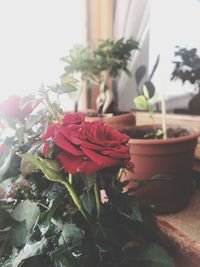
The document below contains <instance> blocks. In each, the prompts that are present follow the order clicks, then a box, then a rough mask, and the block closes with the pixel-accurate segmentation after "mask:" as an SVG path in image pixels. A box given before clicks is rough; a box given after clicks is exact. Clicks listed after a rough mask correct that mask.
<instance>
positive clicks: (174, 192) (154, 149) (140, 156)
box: [125, 126, 200, 214]
mask: <svg viewBox="0 0 200 267" xmlns="http://www.w3.org/2000/svg"><path fill="white" fill-rule="evenodd" d="M138 127H139V128H142V127H143V128H145V127H146V126H136V128H138ZM148 127H150V126H148ZM199 134H200V133H199V132H198V131H193V132H191V134H189V135H187V136H182V137H177V138H169V139H165V140H163V139H134V138H132V139H130V141H129V146H130V155H131V161H132V162H133V163H134V164H135V170H134V173H130V172H128V171H126V173H125V179H131V178H139V179H142V180H144V179H148V178H152V177H153V176H155V175H157V174H161V175H169V176H173V177H174V179H173V180H172V181H162V182H160V181H159V182H154V183H152V184H148V185H146V186H145V187H143V188H141V189H139V190H138V191H137V192H136V193H135V192H134V194H136V195H137V196H138V197H139V198H141V200H142V202H144V203H146V204H151V205H153V206H154V208H155V212H157V213H163V214H164V213H170V212H176V211H178V210H181V209H182V208H184V207H185V206H186V205H187V203H188V201H189V197H190V195H191V193H192V190H193V182H192V165H193V158H194V150H195V146H196V143H197V137H198V136H199ZM134 186H136V183H134V182H131V183H130V184H129V187H134Z"/></svg>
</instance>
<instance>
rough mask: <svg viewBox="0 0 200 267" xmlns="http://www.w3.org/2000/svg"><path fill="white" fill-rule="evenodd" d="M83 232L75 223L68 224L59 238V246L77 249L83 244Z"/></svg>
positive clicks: (64, 226)
mask: <svg viewBox="0 0 200 267" xmlns="http://www.w3.org/2000/svg"><path fill="white" fill-rule="evenodd" d="M83 237H84V235H83V231H82V230H81V229H80V228H78V227H77V226H76V225H75V224H73V223H66V224H64V225H63V227H62V233H61V236H60V238H59V245H63V244H66V245H67V246H70V247H71V248H75V247H77V246H80V245H81V244H82V240H83Z"/></svg>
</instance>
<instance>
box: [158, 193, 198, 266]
mask: <svg viewBox="0 0 200 267" xmlns="http://www.w3.org/2000/svg"><path fill="white" fill-rule="evenodd" d="M156 218H157V224H158V227H159V229H160V231H161V233H162V235H161V243H162V245H163V246H164V247H165V248H166V249H167V250H168V251H169V253H170V254H171V255H172V256H173V258H174V260H175V267H200V191H196V192H195V193H194V195H193V196H192V197H191V201H190V203H189V205H188V206H187V208H186V209H184V210H183V211H180V212H178V213H175V214H170V215H162V216H157V217H156Z"/></svg>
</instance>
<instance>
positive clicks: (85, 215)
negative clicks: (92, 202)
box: [60, 180, 91, 224]
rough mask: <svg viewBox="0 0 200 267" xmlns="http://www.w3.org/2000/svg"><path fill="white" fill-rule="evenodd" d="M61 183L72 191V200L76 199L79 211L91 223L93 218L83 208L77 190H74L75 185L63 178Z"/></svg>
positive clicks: (75, 202)
mask: <svg viewBox="0 0 200 267" xmlns="http://www.w3.org/2000/svg"><path fill="white" fill-rule="evenodd" d="M60 183H62V184H63V185H64V186H65V187H66V189H67V190H68V192H69V193H70V195H71V197H72V200H73V201H74V204H75V205H76V206H77V208H78V209H79V211H80V212H81V213H82V215H83V217H84V218H85V219H86V221H87V222H88V223H89V224H91V220H90V218H89V215H88V214H87V212H86V211H85V209H84V208H83V206H82V204H81V202H80V200H79V198H78V196H77V194H76V192H75V191H74V188H73V186H72V185H71V184H70V183H69V182H68V181H67V180H65V181H64V180H62V181H60Z"/></svg>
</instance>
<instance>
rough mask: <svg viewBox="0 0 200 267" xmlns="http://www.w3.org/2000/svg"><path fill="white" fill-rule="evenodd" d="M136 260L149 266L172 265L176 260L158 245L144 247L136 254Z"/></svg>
mask: <svg viewBox="0 0 200 267" xmlns="http://www.w3.org/2000/svg"><path fill="white" fill-rule="evenodd" d="M135 261H139V262H140V264H144V263H146V264H148V266H149V267H172V266H174V262H173V260H172V258H171V257H169V255H168V254H167V252H166V251H165V250H164V249H163V248H161V247H160V246H158V245H151V246H149V247H147V248H143V249H142V250H141V251H140V252H139V253H138V255H135Z"/></svg>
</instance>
